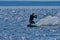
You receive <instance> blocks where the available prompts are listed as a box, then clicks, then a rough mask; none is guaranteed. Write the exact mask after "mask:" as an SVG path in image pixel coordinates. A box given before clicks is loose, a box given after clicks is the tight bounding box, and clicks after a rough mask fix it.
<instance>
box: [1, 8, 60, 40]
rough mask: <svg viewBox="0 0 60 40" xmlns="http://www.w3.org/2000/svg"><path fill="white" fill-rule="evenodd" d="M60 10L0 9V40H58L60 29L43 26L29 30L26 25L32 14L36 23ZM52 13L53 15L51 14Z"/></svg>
mask: <svg viewBox="0 0 60 40" xmlns="http://www.w3.org/2000/svg"><path fill="white" fill-rule="evenodd" d="M59 10H60V9H43V8H40V9H39V8H37V9H35V8H32V9H29V8H28V9H24V8H0V40H60V27H58V26H56V27H53V26H48V27H46V26H44V27H42V26H41V27H32V28H29V27H27V26H26V25H27V24H28V23H29V21H28V19H29V16H30V14H31V13H32V12H34V13H36V14H37V15H38V18H37V19H36V20H35V21H36V22H37V21H39V20H40V19H42V18H44V17H46V16H48V15H51V16H56V14H57V13H58V12H60V11H59ZM52 12H53V13H52Z"/></svg>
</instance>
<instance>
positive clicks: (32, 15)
mask: <svg viewBox="0 0 60 40" xmlns="http://www.w3.org/2000/svg"><path fill="white" fill-rule="evenodd" d="M34 18H37V15H35V14H34V13H32V14H31V15H30V18H29V23H30V24H29V25H32V24H35V22H34V21H33V20H34ZM29 25H28V26H29Z"/></svg>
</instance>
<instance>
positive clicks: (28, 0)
mask: <svg viewBox="0 0 60 40" xmlns="http://www.w3.org/2000/svg"><path fill="white" fill-rule="evenodd" d="M0 1H60V0H0Z"/></svg>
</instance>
